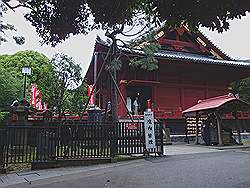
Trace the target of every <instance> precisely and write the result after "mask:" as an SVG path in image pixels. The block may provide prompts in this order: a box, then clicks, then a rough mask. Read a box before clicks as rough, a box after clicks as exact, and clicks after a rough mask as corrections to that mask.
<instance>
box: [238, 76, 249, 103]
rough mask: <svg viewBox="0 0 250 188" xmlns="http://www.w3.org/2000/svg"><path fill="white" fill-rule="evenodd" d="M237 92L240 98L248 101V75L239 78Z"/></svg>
mask: <svg viewBox="0 0 250 188" xmlns="http://www.w3.org/2000/svg"><path fill="white" fill-rule="evenodd" d="M239 93H240V98H241V99H242V100H244V101H246V102H248V103H250V77H248V78H246V79H243V80H241V82H240V87H239Z"/></svg>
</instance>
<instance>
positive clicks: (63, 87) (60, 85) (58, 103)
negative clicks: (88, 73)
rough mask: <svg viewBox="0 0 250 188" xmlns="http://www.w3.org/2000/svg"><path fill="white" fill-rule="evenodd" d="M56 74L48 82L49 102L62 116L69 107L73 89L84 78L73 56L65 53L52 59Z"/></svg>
mask: <svg viewBox="0 0 250 188" xmlns="http://www.w3.org/2000/svg"><path fill="white" fill-rule="evenodd" d="M51 64H52V65H53V69H54V73H55V74H54V75H53V76H52V79H51V80H50V82H49V81H47V82H46V84H48V85H47V86H48V90H47V95H48V102H49V105H50V107H51V108H52V109H54V110H55V111H56V112H57V113H59V116H60V117H61V116H62V115H63V113H64V111H65V110H66V109H67V103H68V100H69V96H70V95H71V94H72V91H69V90H70V89H71V90H72V89H73V88H74V87H76V86H77V85H78V84H79V83H80V81H81V80H82V76H81V67H80V66H79V65H78V64H74V62H73V60H72V58H71V57H69V56H67V55H65V54H56V55H55V56H54V57H53V58H52V60H51Z"/></svg>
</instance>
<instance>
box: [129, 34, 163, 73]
mask: <svg viewBox="0 0 250 188" xmlns="http://www.w3.org/2000/svg"><path fill="white" fill-rule="evenodd" d="M154 37H155V32H151V33H149V34H148V35H146V36H143V37H142V38H140V39H139V40H134V41H132V42H131V44H130V45H131V46H132V47H135V46H139V47H140V48H142V50H143V51H144V56H143V57H135V58H133V59H131V60H130V63H129V65H130V66H132V67H135V68H141V69H144V70H148V71H153V70H156V69H158V60H157V59H156V58H155V53H156V52H157V51H158V50H159V49H160V45H159V44H157V43H156V42H155V38H154Z"/></svg>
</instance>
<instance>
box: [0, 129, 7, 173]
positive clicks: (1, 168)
mask: <svg viewBox="0 0 250 188" xmlns="http://www.w3.org/2000/svg"><path fill="white" fill-rule="evenodd" d="M6 133H7V132H6V130H4V129H0V174H2V173H6V169H5V148H6V147H5V146H6V139H7V138H6V135H5V134H6ZM7 160H8V159H7Z"/></svg>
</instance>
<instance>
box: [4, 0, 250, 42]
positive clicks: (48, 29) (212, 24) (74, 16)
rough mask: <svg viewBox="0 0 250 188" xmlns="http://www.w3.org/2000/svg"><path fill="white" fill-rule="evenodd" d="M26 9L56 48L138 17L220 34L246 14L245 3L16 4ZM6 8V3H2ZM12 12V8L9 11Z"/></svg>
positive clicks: (111, 0) (73, 0) (126, 0)
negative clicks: (58, 45)
mask: <svg viewBox="0 0 250 188" xmlns="http://www.w3.org/2000/svg"><path fill="white" fill-rule="evenodd" d="M19 2H20V6H24V7H28V8H30V10H31V11H30V12H29V13H28V14H27V15H26V18H27V19H28V20H29V21H30V22H31V23H32V25H33V26H35V27H36V30H37V32H38V34H39V36H40V37H42V39H43V41H44V42H45V43H50V44H52V45H56V44H57V43H59V42H61V41H62V40H65V39H66V38H68V37H69V36H70V34H73V35H75V34H79V33H83V34H86V33H88V32H89V31H90V30H92V29H95V28H100V27H102V28H115V27H116V26H117V25H119V24H127V25H132V24H133V18H134V17H136V16H138V14H144V15H145V17H147V16H149V17H151V18H152V19H150V20H151V22H152V23H154V24H156V25H157V24H159V23H162V22H164V21H166V23H167V24H168V25H170V26H171V27H174V26H178V25H180V24H183V23H186V24H188V25H189V27H190V28H197V27H199V26H205V27H208V28H210V29H212V30H217V31H219V32H222V31H223V30H227V29H228V28H229V23H228V20H230V19H234V18H241V16H245V14H246V12H247V11H249V10H250V2H249V1H237V2H236V1H235V0H220V1H216V0H210V1H201V0H195V1H194V0H185V1H183V0H167V1H166V0H157V1H156V0H123V1H117V0H106V1H100V0H85V1H82V0H67V1H65V0H63V1H62V0H43V1H40V0H25V1H24V0H19ZM5 3H6V4H8V2H5ZM12 8H13V7H12Z"/></svg>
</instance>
